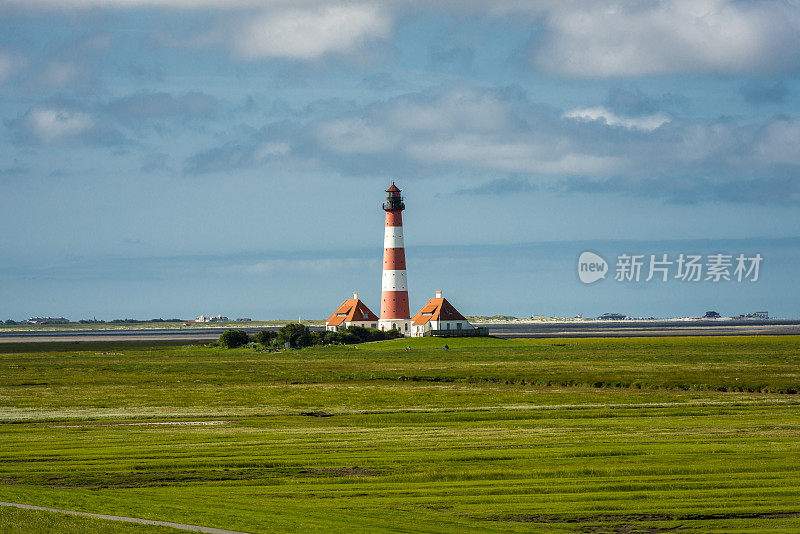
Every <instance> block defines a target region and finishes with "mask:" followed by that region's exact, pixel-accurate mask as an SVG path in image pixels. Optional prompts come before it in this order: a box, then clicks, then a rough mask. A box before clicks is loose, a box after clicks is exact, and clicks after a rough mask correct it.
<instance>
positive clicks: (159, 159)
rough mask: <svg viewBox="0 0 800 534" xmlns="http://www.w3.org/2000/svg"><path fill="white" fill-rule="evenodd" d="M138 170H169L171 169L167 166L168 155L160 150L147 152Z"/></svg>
mask: <svg viewBox="0 0 800 534" xmlns="http://www.w3.org/2000/svg"><path fill="white" fill-rule="evenodd" d="M139 170H141V171H142V172H143V173H147V174H152V173H158V172H169V171H171V170H172V169H171V168H170V166H169V155H168V154H164V153H161V152H158V153H155V154H148V155H147V156H145V158H144V161H143V163H142V166H141V167H140V169H139Z"/></svg>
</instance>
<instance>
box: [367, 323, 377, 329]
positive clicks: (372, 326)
mask: <svg viewBox="0 0 800 534" xmlns="http://www.w3.org/2000/svg"><path fill="white" fill-rule="evenodd" d="M369 327H370V328H378V325H377V324H375V323H372V324H371V325H369Z"/></svg>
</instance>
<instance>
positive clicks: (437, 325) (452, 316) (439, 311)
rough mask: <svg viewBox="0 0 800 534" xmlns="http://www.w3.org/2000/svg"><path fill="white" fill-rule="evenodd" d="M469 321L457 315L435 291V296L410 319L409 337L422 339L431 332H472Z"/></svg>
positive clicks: (448, 303) (440, 293)
mask: <svg viewBox="0 0 800 534" xmlns="http://www.w3.org/2000/svg"><path fill="white" fill-rule="evenodd" d="M474 329H475V328H474V327H473V326H472V325H471V324H469V321H467V319H466V318H465V317H464V316H463V315H461V314H460V313H458V310H456V309H455V308H454V307H453V305H452V304H450V302H448V300H447V299H446V298H443V297H442V292H441V291H437V292H436V296H435V297H434V298H432V299H431V300H429V301H428V303H427V304H425V306H423V307H422V309H421V310H420V311H419V312H418V313H417V314H416V315H415V316H414V317H412V318H411V336H412V337H422V336H425V335H430V332H431V331H432V330H454V331H455V332H453V333H454V334H457V333H458V332H459V331H463V330H474Z"/></svg>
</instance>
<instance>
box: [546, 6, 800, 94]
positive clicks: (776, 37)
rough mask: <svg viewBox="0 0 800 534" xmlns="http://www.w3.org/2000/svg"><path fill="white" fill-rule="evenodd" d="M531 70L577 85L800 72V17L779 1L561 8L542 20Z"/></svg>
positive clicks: (549, 11)
mask: <svg viewBox="0 0 800 534" xmlns="http://www.w3.org/2000/svg"><path fill="white" fill-rule="evenodd" d="M542 16H543V25H544V32H543V34H542V35H541V36H539V37H538V38H537V39H536V40H535V42H533V49H532V51H531V61H532V64H533V65H534V66H535V67H537V68H540V69H542V70H544V71H546V72H549V73H552V74H555V75H558V76H565V77H575V78H610V77H626V76H651V75H664V74H673V73H718V74H742V73H759V74H760V73H774V72H786V71H792V72H797V71H798V70H800V41H798V40H797V33H798V31H799V30H800V11H798V9H797V7H796V5H793V4H792V3H784V2H775V1H769V0H765V1H754V2H734V1H729V0H666V1H663V2H651V1H646V0H640V1H634V2H615V1H601V2H594V3H590V4H587V3H583V2H581V3H574V2H563V3H560V4H555V5H554V6H551V7H549V8H547V9H545V10H544V12H543V15H542Z"/></svg>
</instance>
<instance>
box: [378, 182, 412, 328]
mask: <svg viewBox="0 0 800 534" xmlns="http://www.w3.org/2000/svg"><path fill="white" fill-rule="evenodd" d="M400 193H401V189H400V188H399V187H397V186H396V185H394V182H392V185H391V186H389V189H387V190H386V202H385V203H384V204H383V211H385V212H386V225H385V227H384V233H383V277H382V279H381V318H380V320H379V321H378V327H379V328H380V329H381V330H391V329H392V328H395V329H397V331H398V332H400V333H401V334H403V335H404V336H409V335H411V313H410V312H409V311H408V310H409V303H408V279H407V277H406V251H405V245H404V242H403V210H404V209H405V208H406V206H405V204H403V197H402V196H400Z"/></svg>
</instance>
